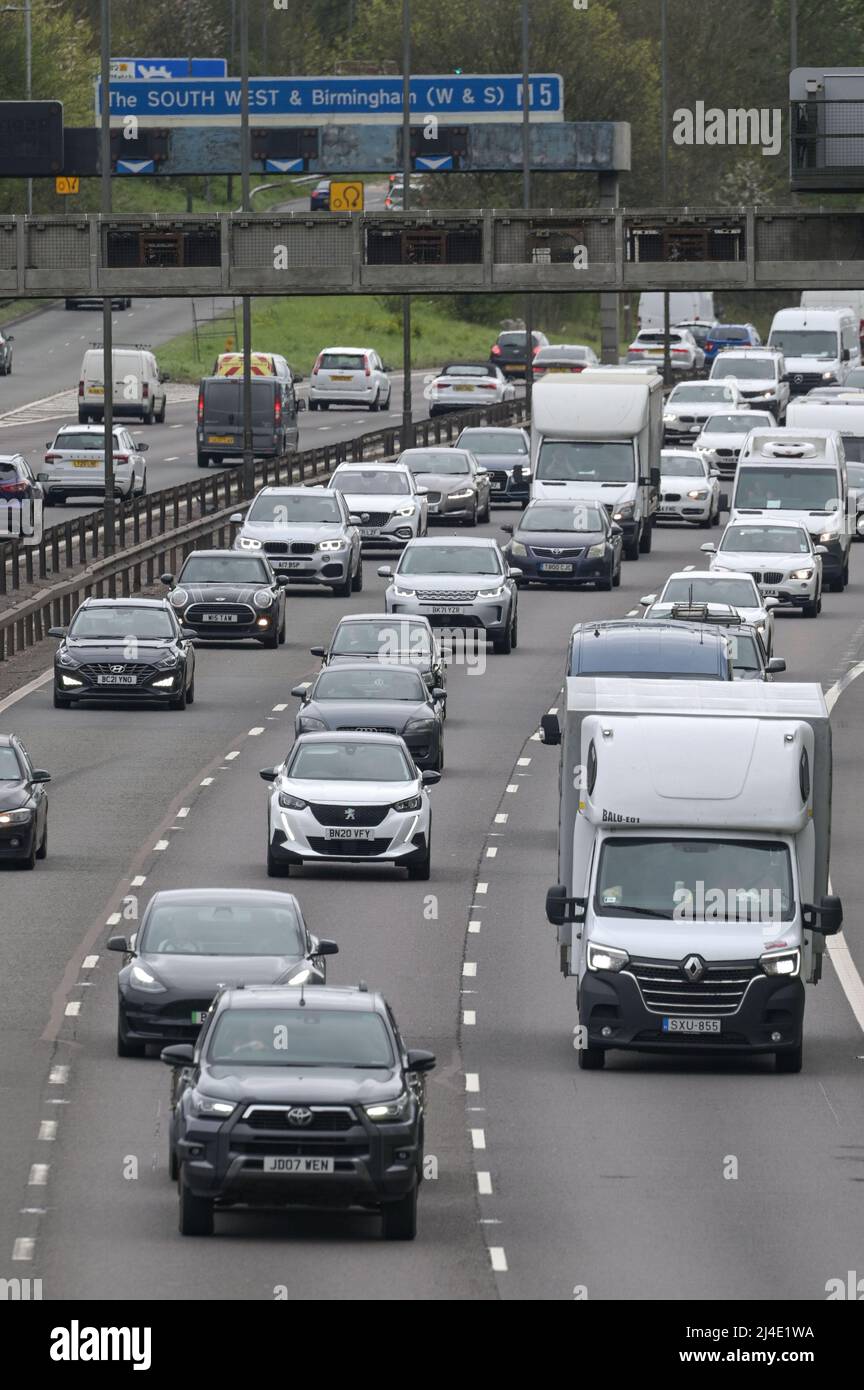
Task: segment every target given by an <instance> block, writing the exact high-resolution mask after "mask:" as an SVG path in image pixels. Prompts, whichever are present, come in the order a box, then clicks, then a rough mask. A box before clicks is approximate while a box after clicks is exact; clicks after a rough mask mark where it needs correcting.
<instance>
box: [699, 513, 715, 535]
mask: <svg viewBox="0 0 864 1390" xmlns="http://www.w3.org/2000/svg"><path fill="white" fill-rule="evenodd" d="M696 525H697V526H698V527H699V528H700V530H702V531H707V530H708V527H709V526H713V525H714V517H713V515H712V514H711V513H710V512H709V514H708V516H706V518H705V520H704V521H697V523H696Z"/></svg>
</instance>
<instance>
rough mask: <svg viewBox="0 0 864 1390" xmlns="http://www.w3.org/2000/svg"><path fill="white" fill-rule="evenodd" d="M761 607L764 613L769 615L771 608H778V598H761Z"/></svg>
mask: <svg viewBox="0 0 864 1390" xmlns="http://www.w3.org/2000/svg"><path fill="white" fill-rule="evenodd" d="M762 607H763V608H764V609H765V612H766V613H770V612H771V609H772V608H779V607H780V600H779V598H763V600H762Z"/></svg>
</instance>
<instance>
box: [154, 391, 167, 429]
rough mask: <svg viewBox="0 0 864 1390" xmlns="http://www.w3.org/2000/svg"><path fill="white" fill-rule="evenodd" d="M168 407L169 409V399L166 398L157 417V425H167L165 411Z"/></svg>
mask: <svg viewBox="0 0 864 1390" xmlns="http://www.w3.org/2000/svg"><path fill="white" fill-rule="evenodd" d="M167 407H168V399H167V397H165V398H164V399H163V401H162V409H161V410H160V411H159V414H158V415H157V416H156V423H157V425H164V424H165V411H166V409H167Z"/></svg>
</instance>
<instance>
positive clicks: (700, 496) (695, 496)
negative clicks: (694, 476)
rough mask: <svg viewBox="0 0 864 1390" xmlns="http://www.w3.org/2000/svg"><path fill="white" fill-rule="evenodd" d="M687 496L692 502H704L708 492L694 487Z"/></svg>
mask: <svg viewBox="0 0 864 1390" xmlns="http://www.w3.org/2000/svg"><path fill="white" fill-rule="evenodd" d="M687 496H688V497H689V498H690V499H691V501H693V502H704V501H705V498H706V497H707V496H708V492H707V489H705V488H698V487H694V489H693V491H692V492H688V493H687Z"/></svg>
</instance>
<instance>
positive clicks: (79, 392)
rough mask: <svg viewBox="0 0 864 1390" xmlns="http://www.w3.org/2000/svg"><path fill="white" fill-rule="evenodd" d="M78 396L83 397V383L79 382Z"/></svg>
mask: <svg viewBox="0 0 864 1390" xmlns="http://www.w3.org/2000/svg"><path fill="white" fill-rule="evenodd" d="M78 395H79V396H83V395H84V382H83V381H79V382H78Z"/></svg>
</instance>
